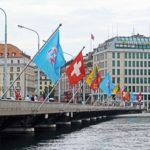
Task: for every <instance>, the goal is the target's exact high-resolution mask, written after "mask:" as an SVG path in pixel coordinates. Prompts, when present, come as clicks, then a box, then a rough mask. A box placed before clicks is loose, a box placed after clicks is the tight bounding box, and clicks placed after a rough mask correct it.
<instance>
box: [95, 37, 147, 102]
mask: <svg viewBox="0 0 150 150" xmlns="http://www.w3.org/2000/svg"><path fill="white" fill-rule="evenodd" d="M93 63H94V65H95V64H98V66H99V68H100V70H101V74H102V76H103V77H104V76H105V75H106V73H108V72H109V73H110V75H111V77H112V81H113V83H115V84H116V83H120V86H121V87H122V88H124V89H126V90H127V91H129V92H135V93H139V92H141V93H142V95H143V96H142V99H143V100H144V102H146V101H147V100H150V37H145V36H143V35H139V34H137V35H133V36H130V37H123V36H118V37H114V38H111V39H108V40H107V41H105V42H104V43H102V44H99V46H98V47H97V48H96V49H94V54H93Z"/></svg>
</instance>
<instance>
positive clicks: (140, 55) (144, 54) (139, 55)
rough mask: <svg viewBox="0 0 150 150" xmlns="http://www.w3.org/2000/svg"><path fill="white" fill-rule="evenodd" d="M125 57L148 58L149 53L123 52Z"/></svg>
mask: <svg viewBox="0 0 150 150" xmlns="http://www.w3.org/2000/svg"><path fill="white" fill-rule="evenodd" d="M125 58H133V59H134V58H136V59H139V58H140V59H149V58H150V53H125Z"/></svg>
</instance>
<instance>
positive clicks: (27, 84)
mask: <svg viewBox="0 0 150 150" xmlns="http://www.w3.org/2000/svg"><path fill="white" fill-rule="evenodd" d="M7 49H8V54H7V85H6V87H9V86H10V85H11V83H12V82H13V81H14V80H15V79H16V78H17V77H18V75H19V74H20V72H22V70H23V69H24V67H25V66H26V65H27V64H28V63H29V62H30V61H31V58H30V56H29V55H26V54H25V53H24V52H23V51H21V50H20V49H19V48H17V47H16V46H14V45H12V44H7ZM34 68H35V67H34V65H33V64H32V63H31V64H30V65H29V66H28V67H27V69H26V70H25V71H24V72H23V73H22V75H21V76H20V77H19V78H18V79H17V80H16V82H15V83H14V85H13V86H12V87H11V88H10V89H9V91H8V92H7V97H14V96H15V95H14V89H16V90H17V91H19V92H20V94H21V96H22V97H25V96H26V95H31V94H34V92H35V73H34ZM3 79H4V44H0V96H2V94H3V92H4V91H3V90H4V89H3V85H4V84H6V83H3V81H4V80H3Z"/></svg>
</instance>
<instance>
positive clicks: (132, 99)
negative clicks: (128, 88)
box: [131, 93, 136, 103]
mask: <svg viewBox="0 0 150 150" xmlns="http://www.w3.org/2000/svg"><path fill="white" fill-rule="evenodd" d="M135 101H136V94H135V93H131V102H132V103H133V102H135Z"/></svg>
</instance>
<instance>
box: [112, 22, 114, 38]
mask: <svg viewBox="0 0 150 150" xmlns="http://www.w3.org/2000/svg"><path fill="white" fill-rule="evenodd" d="M113 36H114V31H113V24H112V37H113Z"/></svg>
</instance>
